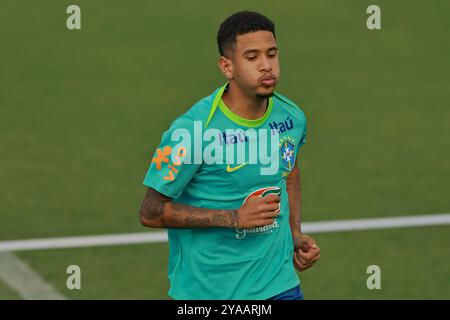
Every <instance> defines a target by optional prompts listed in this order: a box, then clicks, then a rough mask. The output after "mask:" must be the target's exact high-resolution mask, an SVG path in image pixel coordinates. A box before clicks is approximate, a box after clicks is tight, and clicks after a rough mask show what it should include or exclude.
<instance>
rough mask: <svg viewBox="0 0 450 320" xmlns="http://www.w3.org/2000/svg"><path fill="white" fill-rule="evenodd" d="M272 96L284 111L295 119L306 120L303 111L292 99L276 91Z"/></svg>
mask: <svg viewBox="0 0 450 320" xmlns="http://www.w3.org/2000/svg"><path fill="white" fill-rule="evenodd" d="M273 97H274V100H275V102H276V103H277V104H278V105H280V106H281V107H282V108H283V109H284V110H283V111H284V112H288V113H290V114H292V115H293V116H294V117H295V118H296V119H299V120H302V121H306V116H305V113H304V112H303V110H302V108H300V106H299V105H298V104H296V103H295V102H294V101H292V100H291V99H289V98H288V97H286V96H284V95H282V94H281V93H278V92H274V94H273Z"/></svg>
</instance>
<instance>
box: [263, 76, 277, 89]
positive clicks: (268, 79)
mask: <svg viewBox="0 0 450 320" xmlns="http://www.w3.org/2000/svg"><path fill="white" fill-rule="evenodd" d="M275 80H276V78H275V77H274V76H265V77H263V78H262V79H261V83H262V84H263V85H264V86H266V87H270V86H273V85H274V84H275Z"/></svg>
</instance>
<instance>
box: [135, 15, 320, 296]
mask: <svg viewBox="0 0 450 320" xmlns="http://www.w3.org/2000/svg"><path fill="white" fill-rule="evenodd" d="M217 42H218V47H219V52H220V58H219V68H220V70H221V72H222V73H223V74H224V76H225V77H226V78H227V80H228V81H227V82H226V84H225V85H223V86H222V87H220V88H218V89H216V90H215V91H214V92H213V93H212V94H211V95H209V96H207V97H205V98H203V99H201V100H200V101H198V102H197V103H195V104H194V105H193V106H192V107H191V108H190V109H189V110H188V111H187V112H186V113H184V114H183V115H181V116H180V117H178V118H177V119H175V121H174V122H173V123H172V124H171V126H170V128H169V129H168V130H167V131H166V132H165V133H164V134H163V136H162V140H161V143H160V145H159V147H158V148H157V150H156V152H155V155H154V157H153V159H152V162H151V165H150V168H149V170H148V172H147V175H146V176H145V179H144V185H146V186H147V187H148V189H147V192H146V194H145V198H144V200H143V202H142V205H141V209H140V220H141V223H142V224H143V225H144V226H147V227H152V228H167V229H168V237H169V249H170V256H169V269H168V273H169V280H170V290H169V296H171V297H172V298H174V299H258V300H260V299H283V300H299V299H303V293H302V290H301V288H300V281H299V278H298V276H297V274H296V272H295V269H298V270H299V271H304V270H306V269H308V268H310V267H311V266H312V265H314V263H315V262H316V261H317V260H318V259H319V257H320V249H319V247H318V246H317V245H316V243H315V241H314V239H312V238H311V237H309V236H307V235H305V234H303V233H302V231H301V222H300V203H301V200H300V196H301V194H300V171H299V167H298V165H297V163H296V158H297V154H298V150H299V148H300V147H301V146H302V144H303V143H304V142H305V135H306V119H305V115H304V113H303V112H302V110H301V109H300V108H299V107H298V106H297V105H296V104H295V103H294V102H292V101H291V100H289V99H288V98H286V97H284V96H283V95H281V94H279V93H277V92H275V91H274V89H275V86H276V84H277V82H278V80H279V77H280V66H279V56H278V48H277V44H276V38H275V27H274V24H273V23H272V22H271V21H270V20H269V19H268V18H266V17H265V16H263V15H261V14H259V13H256V12H250V11H242V12H237V13H235V14H233V15H231V16H230V17H228V18H227V19H226V20H225V21H224V22H223V23H222V24H221V26H220V28H219V32H218V35H217ZM264 132H265V133H267V134H266V135H265V134H263V133H264ZM199 135H200V136H201V138H200V140H199V139H198V138H199ZM274 139H275V143H273V141H274ZM268 145H270V150H269V151H270V152H269V151H267V150H266V149H265V147H267V146H268ZM255 146H256V147H255ZM265 151H267V152H265ZM243 152H244V156H245V157H242V154H243ZM268 154H270V158H267V155H268ZM255 159H256V160H255Z"/></svg>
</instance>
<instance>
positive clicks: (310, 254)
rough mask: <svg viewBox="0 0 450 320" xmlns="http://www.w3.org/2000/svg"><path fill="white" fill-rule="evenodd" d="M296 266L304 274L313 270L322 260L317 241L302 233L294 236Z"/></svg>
mask: <svg viewBox="0 0 450 320" xmlns="http://www.w3.org/2000/svg"><path fill="white" fill-rule="evenodd" d="M293 238H294V266H295V268H296V269H297V270H298V271H300V272H302V271H305V270H306V269H309V268H311V267H312V266H313V265H314V264H315V263H316V262H317V261H318V260H319V259H320V248H319V246H318V245H317V244H316V240H314V239H313V238H311V237H310V236H307V235H305V234H303V233H301V232H296V234H295V235H294V237H293Z"/></svg>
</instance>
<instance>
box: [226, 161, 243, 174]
mask: <svg viewBox="0 0 450 320" xmlns="http://www.w3.org/2000/svg"><path fill="white" fill-rule="evenodd" d="M246 164H248V162H246V163H243V164H241V165H238V166H236V167H233V168H232V167H230V165H228V166H227V172H233V171H236V170H239V169H240V168H242V167H243V166H245V165H246Z"/></svg>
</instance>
